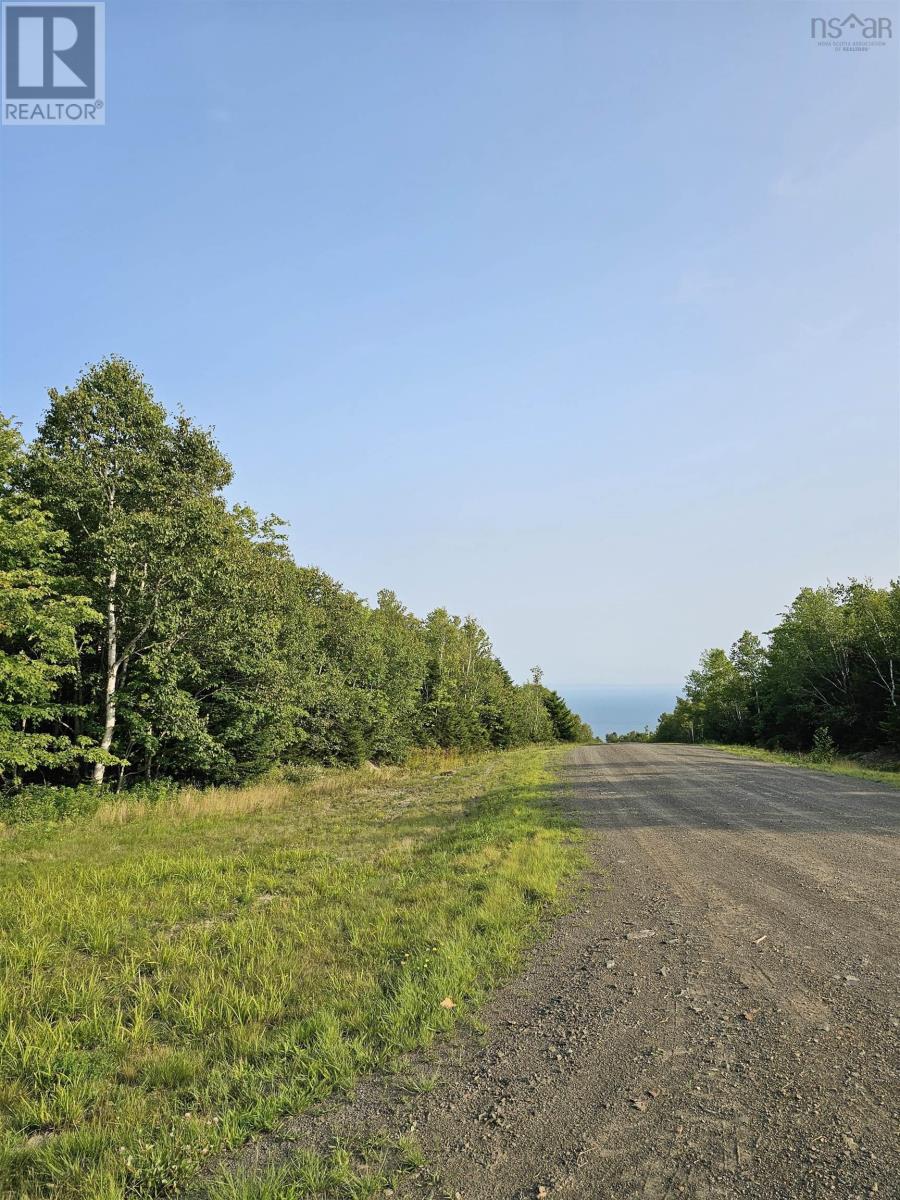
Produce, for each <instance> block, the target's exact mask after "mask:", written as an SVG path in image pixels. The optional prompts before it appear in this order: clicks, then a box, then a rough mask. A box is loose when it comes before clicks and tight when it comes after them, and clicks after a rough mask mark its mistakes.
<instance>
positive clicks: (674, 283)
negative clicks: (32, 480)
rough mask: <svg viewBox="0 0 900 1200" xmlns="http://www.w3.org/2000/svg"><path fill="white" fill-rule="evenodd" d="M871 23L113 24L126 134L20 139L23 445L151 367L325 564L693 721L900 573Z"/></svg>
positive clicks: (156, 2)
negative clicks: (822, 607)
mask: <svg viewBox="0 0 900 1200" xmlns="http://www.w3.org/2000/svg"><path fill="white" fill-rule="evenodd" d="M845 11H849V10H845V9H844V8H842V7H838V6H835V5H833V4H831V5H829V4H820V3H814V4H809V5H808V4H805V3H793V2H785V3H779V4H768V3H762V2H756V0H754V2H753V3H688V2H685V3H677V2H674V3H663V4H658V3H653V2H634V3H628V4H625V3H619V4H613V3H602V2H596V3H591V4H567V3H540V2H538V3H528V4H525V3H521V4H518V3H517V4H488V3H468V4H461V3H459V4H449V3H448V4H436V3H435V4H431V3H411V4H393V3H386V2H382V0H365V2H364V3H358V4H354V3H341V4H337V3H322V4H301V3H287V2H283V3H271V2H269V0H252V2H250V3H236V2H216V3H213V2H212V0H208V2H196V0H181V2H179V3H175V2H172V0H165V2H161V0H153V2H152V3H151V2H145V0H112V2H110V3H108V4H107V47H108V54H107V58H108V68H107V71H108V88H107V96H108V100H107V122H108V123H107V125H106V126H105V127H104V128H100V129H83V128H70V129H4V130H3V134H2V139H0V140H2V171H3V194H4V203H3V212H2V218H3V247H2V280H3V345H2V373H0V385H2V397H3V399H2V408H3V411H4V412H7V413H14V414H15V415H17V416H18V417H19V418H20V419H21V420H22V422H23V427H24V429H25V431H26V432H30V430H31V429H33V426H34V423H35V421H36V419H37V418H38V416H39V414H40V412H41V410H42V408H43V405H44V400H45V393H46V389H47V387H49V386H58V387H62V386H65V385H66V384H67V383H69V382H71V381H72V380H73V379H74V378H75V376H76V375H77V373H78V371H79V369H80V367H81V366H82V365H83V364H84V363H85V362H88V361H92V360H95V359H97V358H99V357H100V356H102V355H103V354H105V353H108V352H110V351H115V352H117V353H120V354H124V355H126V356H127V357H129V358H131V359H133V360H134V361H135V362H136V363H138V364H139V366H140V367H141V368H142V369H143V370H144V372H145V374H146V376H147V378H148V380H149V381H150V382H151V383H152V385H153V386H154V389H155V392H156V395H157V397H158V398H159V399H160V400H161V401H163V402H164V403H165V404H166V405H167V406H169V407H174V406H176V405H178V404H181V405H183V406H184V408H185V409H186V410H187V411H188V413H190V414H191V415H192V416H194V417H195V418H197V419H198V420H199V421H201V422H202V423H204V424H212V425H214V426H215V427H216V430H217V434H218V437H219V440H220V442H221V444H222V446H223V448H224V449H225V451H226V452H227V453H228V454H229V455H230V457H231V458H232V460H233V462H234V464H235V468H236V483H235V486H234V488H233V494H234V497H235V499H240V500H241V501H243V502H246V503H250V504H252V505H253V506H254V507H256V508H257V509H259V510H261V511H263V512H268V511H276V512H278V513H280V514H281V515H283V516H284V517H286V518H287V519H288V520H289V521H290V522H291V540H292V545H293V548H294V552H295V554H296V557H297V558H298V560H299V561H301V562H314V563H316V564H318V565H319V566H321V567H323V568H324V569H326V570H328V571H329V572H330V573H331V574H333V575H335V576H336V577H337V578H339V579H340V580H342V581H343V582H344V583H345V584H346V585H347V586H348V587H350V588H352V589H354V590H355V591H358V592H359V593H361V594H362V595H365V596H369V597H374V595H375V593H376V591H377V590H378V589H379V588H380V587H383V586H390V587H393V588H394V589H395V590H396V591H397V593H398V594H399V595H400V597H401V598H402V599H403V600H404V601H405V602H406V603H407V604H408V605H409V606H410V607H412V608H413V609H414V610H416V611H417V612H420V613H425V612H427V611H428V610H429V609H430V608H432V607H434V606H436V605H438V604H444V605H447V606H448V607H450V608H451V609H453V610H455V611H458V612H463V613H465V612H473V613H475V614H476V615H477V616H478V617H479V618H480V619H481V620H482V622H483V623H484V624H485V625H486V627H487V628H488V630H489V632H490V633H491V635H492V637H493V641H494V645H495V647H496V649H497V651H498V653H499V654H500V655H501V657H503V659H504V660H505V661H506V662H507V664H508V665H509V666H510V668H511V669H512V671H513V673H514V674H515V675H517V676H519V677H521V676H523V675H524V674H525V672H526V670H527V668H528V667H529V666H530V665H531V664H532V663H534V662H539V663H541V664H542V665H543V667H544V669H545V672H546V677H547V681H548V682H550V683H551V684H555V685H558V686H567V685H572V684H584V683H595V682H596V683H600V682H604V683H635V684H637V683H670V682H673V681H674V682H677V681H678V680H680V679H681V678H682V677H683V675H684V674H685V672H686V671H687V670H688V669H690V667H692V666H693V664H694V661H695V660H696V658H697V656H698V654H699V652H700V651H701V650H702V649H703V647H704V646H707V645H710V644H728V643H730V641H731V640H733V638H734V637H735V636H736V635H737V634H738V633H739V632H740V631H741V629H742V628H744V627H745V626H750V627H751V628H756V629H765V628H768V627H770V625H771V623H772V621H773V618H774V616H775V614H776V613H777V612H778V611H779V609H781V608H783V607H784V606H785V605H786V604H787V603H788V602H789V601H790V599H791V598H792V596H793V595H794V594H795V593H796V591H797V590H798V589H799V588H800V587H801V586H803V585H806V584H814V583H820V582H824V581H825V580H826V579H828V578H831V579H840V578H843V577H846V576H848V575H856V576H863V575H870V576H872V577H873V578H874V579H875V580H876V581H878V582H884V581H886V580H887V579H888V578H889V577H890V576H891V575H894V574H897V573H898V415H897V414H898V349H897V347H898V337H900V317H898V296H897V263H898V211H900V207H898V179H897V154H896V142H897V136H898V119H897V113H898V105H897V78H898V73H897V66H898V64H897V45H898V42H900V28H897V29H895V38H894V41H893V42H892V44H891V45H890V46H887V47H884V48H873V49H872V50H870V51H869V52H868V53H859V54H857V53H840V54H839V53H835V52H833V51H831V50H826V49H823V48H821V47H819V46H817V45H816V44H815V43H814V42H812V41H811V39H810V37H809V20H810V17H811V16H812V15H822V14H824V15H844V13H845ZM892 11H893V14H894V15H895V17H896V19H895V22H894V24H895V26H898V27H900V13H898V12H897V9H896V7H895V6H884V5H873V4H867V5H866V9H865V12H866V13H867V14H869V13H891V12H892Z"/></svg>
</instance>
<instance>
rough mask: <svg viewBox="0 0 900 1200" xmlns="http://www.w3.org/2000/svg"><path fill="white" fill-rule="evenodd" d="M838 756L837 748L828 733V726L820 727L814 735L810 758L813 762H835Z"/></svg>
mask: <svg viewBox="0 0 900 1200" xmlns="http://www.w3.org/2000/svg"><path fill="white" fill-rule="evenodd" d="M836 755H837V746H836V745H835V744H834V739H833V738H832V736H831V734H830V733H829V732H828V726H827V725H820V726H819V728H818V729H817V730H816V732H815V733H814V734H813V743H812V750H811V751H810V754H809V757H810V758H811V759H812V760H813V762H833V761H834V759H835V756H836Z"/></svg>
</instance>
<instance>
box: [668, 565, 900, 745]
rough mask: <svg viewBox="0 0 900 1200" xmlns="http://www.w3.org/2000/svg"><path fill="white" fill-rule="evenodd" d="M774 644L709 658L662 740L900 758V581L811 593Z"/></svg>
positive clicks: (852, 583) (745, 637) (755, 642)
mask: <svg viewBox="0 0 900 1200" xmlns="http://www.w3.org/2000/svg"><path fill="white" fill-rule="evenodd" d="M766 639H767V640H766V641H765V642H764V641H763V640H762V639H760V638H759V637H757V635H756V634H753V633H751V632H750V631H749V630H745V631H744V633H742V634H741V636H740V637H739V638H738V640H737V641H736V642H735V643H734V645H733V646H732V647H731V650H730V652H728V653H726V652H725V650H722V649H712V650H707V651H706V652H705V653H704V654H703V655H702V657H701V659H700V664H699V666H698V667H697V669H696V670H694V671H691V673H690V674H689V675H688V677H687V679H686V680H685V686H684V694H683V695H682V696H680V697H679V698H678V700H677V701H676V703H675V709H674V711H673V712H671V713H663V715H662V716H661V717H660V720H659V725H658V727H657V730H656V740H658V741H681V742H684V741H716V742H735V743H738V742H743V743H755V744H757V745H760V746H763V747H768V748H771V749H775V748H778V749H784V750H799V751H808V750H810V749H813V748H815V749H817V750H822V749H823V748H824V749H829V750H830V749H831V748H832V747H834V748H837V749H840V750H842V751H845V752H847V753H856V752H865V751H872V750H888V751H893V752H896V751H900V580H895V581H893V582H891V583H890V584H889V585H888V586H887V587H883V588H879V587H875V586H873V584H872V583H871V582H868V581H862V582H860V581H859V580H855V579H851V580H849V581H848V582H847V583H839V584H828V585H826V586H825V587H818V588H804V589H803V590H802V591H801V592H800V594H799V595H798V596H797V598H796V599H795V600H794V602H793V603H792V604H791V606H790V607H789V608H788V609H787V611H786V612H784V613H783V614H782V615H781V620H780V621H779V622H778V624H777V625H776V626H775V628H774V629H772V630H770V631H769V632H768V633H767V634H766Z"/></svg>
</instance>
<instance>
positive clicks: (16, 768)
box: [0, 416, 98, 787]
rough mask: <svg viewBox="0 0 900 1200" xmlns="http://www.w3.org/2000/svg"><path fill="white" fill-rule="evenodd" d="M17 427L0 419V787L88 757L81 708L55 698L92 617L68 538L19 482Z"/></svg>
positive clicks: (73, 670)
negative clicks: (75, 577)
mask: <svg viewBox="0 0 900 1200" xmlns="http://www.w3.org/2000/svg"><path fill="white" fill-rule="evenodd" d="M23 463H24V457H23V453H22V447H21V438H20V437H19V434H18V432H17V430H16V429H15V428H14V427H13V426H12V424H11V423H10V422H9V421H7V420H6V419H5V418H4V417H2V416H0V785H3V786H5V787H15V786H17V785H18V784H19V783H20V780H21V779H22V777H23V776H29V775H31V776H38V777H39V776H40V775H41V774H42V772H43V771H44V770H46V769H50V768H57V769H59V768H68V767H72V766H74V765H76V764H78V763H80V762H83V761H86V760H88V759H90V758H91V757H92V751H93V750H94V746H93V743H92V742H91V741H90V740H89V739H87V738H83V737H81V736H80V731H79V729H78V725H77V719H78V709H77V708H76V706H75V705H74V704H72V703H70V704H68V705H66V704H63V703H61V702H60V699H59V689H60V684H61V683H62V681H63V680H64V679H67V678H68V679H71V678H72V677H74V676H75V675H76V672H77V664H78V660H79V652H80V650H81V646H82V637H81V631H82V630H86V629H90V628H91V627H92V625H93V623H94V622H95V621H97V620H98V617H97V614H96V613H95V612H94V610H93V609H92V608H91V607H90V605H89V604H88V602H87V600H86V599H85V598H84V596H82V595H78V594H75V593H74V592H73V589H72V587H71V580H70V579H65V578H63V565H62V556H63V552H64V550H65V548H66V538H65V535H64V534H63V533H61V532H59V531H58V530H55V529H54V528H53V527H52V525H51V523H50V519H49V516H48V513H47V512H46V511H45V509H44V508H42V506H41V505H40V503H39V502H38V500H37V499H35V497H33V496H31V495H29V494H28V492H27V491H26V490H25V489H24V488H23V486H22V482H21V474H22V466H23Z"/></svg>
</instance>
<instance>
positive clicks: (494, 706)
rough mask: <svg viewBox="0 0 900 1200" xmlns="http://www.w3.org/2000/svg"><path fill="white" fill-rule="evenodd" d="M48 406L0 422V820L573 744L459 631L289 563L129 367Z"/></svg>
mask: <svg viewBox="0 0 900 1200" xmlns="http://www.w3.org/2000/svg"><path fill="white" fill-rule="evenodd" d="M49 397H50V402H49V407H48V409H47V411H46V414H45V416H44V419H43V421H42V422H41V424H40V426H39V428H38V431H37V434H36V436H35V438H34V439H33V441H32V442H31V443H30V444H29V445H27V446H25V445H23V443H22V439H21V437H20V435H19V433H18V430H17V429H16V427H15V425H14V424H13V423H12V422H11V421H10V420H8V419H6V418H2V417H0V813H2V814H3V819H5V820H7V821H10V820H14V819H17V815H18V816H22V815H25V816H29V815H31V816H35V815H38V816H39V815H41V814H43V815H61V814H63V813H65V812H78V811H88V810H90V809H91V808H92V807H96V805H97V804H98V803H99V797H98V795H97V793H96V791H90V790H89V791H88V792H87V793H86V794H85V793H84V791H83V789H81V785H83V784H84V783H85V782H87V783H89V784H90V785H91V787H92V788H93V789H97V788H101V787H102V788H107V789H109V788H112V789H114V790H116V791H122V790H127V789H129V788H133V787H135V786H139V787H141V788H143V789H144V790H145V791H148V790H150V791H152V789H153V788H155V787H157V786H161V787H162V788H163V790H165V789H166V788H167V787H168V786H169V785H170V784H171V783H172V782H173V781H174V782H180V783H189V784H192V785H200V786H204V785H209V784H217V785H223V784H224V785H234V784H244V783H247V782H250V781H253V780H255V779H258V778H260V777H261V776H263V775H264V774H265V773H266V772H267V771H270V770H271V769H272V768H273V767H276V766H280V765H302V764H305V763H306V764H308V763H320V764H326V765H331V766H334V765H338V766H341V765H343V766H358V765H360V764H361V763H363V762H365V761H372V762H374V763H378V764H386V763H400V762H403V761H404V760H405V759H406V757H407V756H408V755H409V754H410V753H411V752H412V751H415V750H416V749H419V748H428V747H432V748H440V749H455V750H461V751H464V752H473V751H480V750H487V749H491V748H495V749H505V748H510V747H515V746H523V745H527V744H529V743H546V742H551V741H554V740H557V741H581V740H589V739H590V737H591V732H590V730H589V729H588V728H587V726H585V725H584V724H583V723H582V722H581V721H580V720H579V719H578V717H577V716H576V715H575V714H574V713H572V712H571V711H570V710H569V709H568V708H567V706H566V705H565V703H564V702H563V700H562V699H561V698H560V697H559V696H558V695H557V694H556V693H555V692H553V691H551V690H550V689H548V688H546V687H544V686H543V684H542V683H541V672H540V670H539V669H538V668H535V669H534V670H533V671H532V677H531V679H530V680H529V681H528V682H526V683H523V684H515V683H514V682H513V680H512V679H511V678H510V676H509V674H508V673H507V671H506V670H505V669H504V667H503V665H502V663H501V662H500V661H499V660H498V659H497V658H496V656H495V655H494V653H493V650H492V648H491V643H490V640H489V638H488V636H487V634H486V632H485V631H484V629H482V628H481V626H480V625H479V624H478V622H477V621H476V620H475V619H474V618H473V617H465V618H462V617H457V616H453V615H452V614H450V613H449V612H447V611H446V609H443V608H437V609H435V610H434V611H433V612H431V613H430V614H428V616H427V617H425V618H424V619H421V618H419V617H416V616H414V615H413V614H412V613H410V612H408V611H407V610H406V609H405V608H404V607H403V605H402V604H401V603H400V601H399V600H398V599H397V597H396V596H395V595H394V593H393V592H391V591H388V590H384V591H382V592H380V593H379V595H378V600H377V604H375V605H374V606H372V605H370V604H368V603H367V602H366V601H364V600H363V599H361V598H360V597H358V596H356V595H354V594H353V593H352V592H349V591H347V590H346V589H345V588H343V587H342V586H341V585H340V584H339V583H337V582H336V581H335V580H334V579H332V578H330V577H329V576H328V575H326V574H325V573H324V572H323V571H321V570H319V569H318V568H316V567H302V566H298V565H297V564H296V563H295V562H294V560H293V559H292V557H291V555H290V553H289V551H288V548H287V543H286V540H285V533H284V527H283V524H282V522H280V521H279V520H278V519H277V518H276V517H267V518H260V517H259V516H257V514H255V513H254V512H253V511H252V510H251V509H249V508H246V507H244V506H242V505H234V506H229V505H228V504H226V501H225V499H224V496H223V489H224V488H225V487H226V485H228V484H229V483H230V482H231V478H232V470H231V465H230V463H229V462H228V460H227V459H226V458H225V456H224V455H223V454H222V452H221V450H220V449H219V447H218V446H217V444H216V442H215V440H214V439H213V436H212V434H211V433H210V432H209V431H208V430H205V429H201V428H199V427H198V426H196V425H195V424H193V422H191V421H190V420H189V419H188V418H187V417H186V416H184V415H183V414H182V415H179V416H177V417H175V418H174V419H172V418H170V417H169V416H168V414H167V413H166V411H165V409H164V408H163V407H162V406H161V405H160V404H159V403H157V401H156V400H155V399H154V398H153V395H152V393H151V391H150V388H149V387H148V386H147V384H146V383H145V381H144V379H143V377H142V376H141V374H140V372H139V371H138V370H137V369H136V368H135V367H134V366H133V365H132V364H130V363H128V362H126V361H125V360H123V359H121V358H115V357H112V358H108V359H105V360H104V361H102V362H100V363H98V364H97V365H95V366H92V367H88V368H87V369H86V370H85V371H84V373H83V374H82V375H81V377H80V378H79V379H78V380H77V381H76V383H75V384H74V385H73V386H72V387H70V388H68V389H66V390H65V391H61V392H60V391H56V390H55V389H54V390H51V392H50V394H49ZM48 789H51V790H49V791H48ZM52 789H59V790H56V791H53V790H52ZM79 789H81V790H79Z"/></svg>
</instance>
